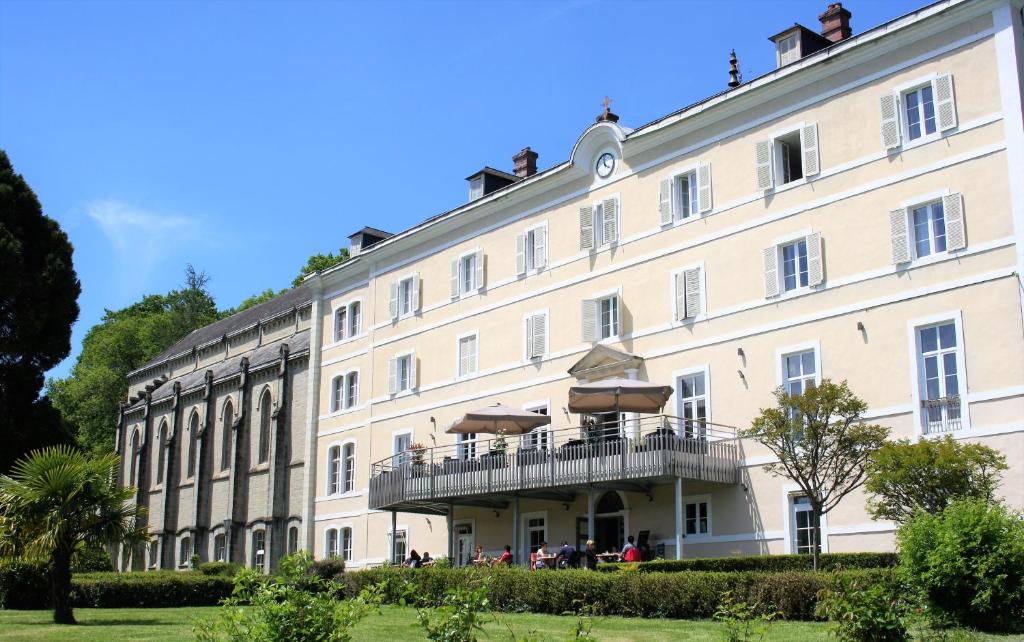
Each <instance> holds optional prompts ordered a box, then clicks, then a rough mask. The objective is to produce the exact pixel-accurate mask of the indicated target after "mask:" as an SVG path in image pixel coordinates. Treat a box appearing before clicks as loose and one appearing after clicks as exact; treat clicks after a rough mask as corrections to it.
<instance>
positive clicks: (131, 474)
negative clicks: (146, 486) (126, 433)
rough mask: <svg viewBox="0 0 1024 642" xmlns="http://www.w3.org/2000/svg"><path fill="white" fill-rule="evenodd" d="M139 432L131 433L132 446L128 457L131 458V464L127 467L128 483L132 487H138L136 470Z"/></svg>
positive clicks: (137, 465)
mask: <svg viewBox="0 0 1024 642" xmlns="http://www.w3.org/2000/svg"><path fill="white" fill-rule="evenodd" d="M140 456H141V454H140V453H139V431H138V430H136V431H134V432H132V445H131V452H130V453H129V457H131V464H130V465H129V467H128V483H129V484H131V485H133V486H138V485H139V480H138V477H137V475H138V468H139V457H140Z"/></svg>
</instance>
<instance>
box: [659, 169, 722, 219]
mask: <svg viewBox="0 0 1024 642" xmlns="http://www.w3.org/2000/svg"><path fill="white" fill-rule="evenodd" d="M658 189H659V192H658V199H659V200H658V215H659V217H660V222H661V224H662V225H669V224H671V223H672V222H673V221H675V222H679V221H684V220H687V219H691V218H695V217H697V216H700V215H701V214H702V213H704V212H709V211H710V210H711V165H709V164H707V163H702V164H699V165H697V167H696V168H695V169H692V170H688V171H685V172H683V173H681V174H677V175H675V176H673V177H671V178H665V179H662V180H661V183H660V184H659V188H658Z"/></svg>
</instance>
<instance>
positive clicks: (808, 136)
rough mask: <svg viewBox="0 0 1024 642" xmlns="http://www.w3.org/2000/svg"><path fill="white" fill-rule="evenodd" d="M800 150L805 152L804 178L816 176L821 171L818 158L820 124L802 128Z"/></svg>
mask: <svg viewBox="0 0 1024 642" xmlns="http://www.w3.org/2000/svg"><path fill="white" fill-rule="evenodd" d="M800 150H801V151H802V152H803V162H804V176H815V175H816V174H817V173H818V172H819V171H820V170H821V167H820V165H821V163H820V161H819V158H818V123H810V124H808V125H804V126H803V127H801V128H800Z"/></svg>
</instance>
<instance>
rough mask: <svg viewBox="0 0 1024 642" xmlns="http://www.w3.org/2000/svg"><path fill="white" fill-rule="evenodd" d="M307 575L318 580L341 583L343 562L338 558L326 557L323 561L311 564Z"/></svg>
mask: <svg viewBox="0 0 1024 642" xmlns="http://www.w3.org/2000/svg"><path fill="white" fill-rule="evenodd" d="M309 573H310V574H312V575H316V576H317V577H319V578H320V579H324V580H331V581H341V580H342V579H343V578H344V576H345V560H344V559H342V558H340V557H328V558H327V559H325V560H317V561H315V562H311V563H310V565H309Z"/></svg>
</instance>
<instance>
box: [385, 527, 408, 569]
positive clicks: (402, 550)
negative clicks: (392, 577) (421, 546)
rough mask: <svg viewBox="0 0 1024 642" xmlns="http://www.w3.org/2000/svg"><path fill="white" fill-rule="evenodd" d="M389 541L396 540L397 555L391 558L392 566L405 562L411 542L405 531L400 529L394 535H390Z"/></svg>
mask: <svg viewBox="0 0 1024 642" xmlns="http://www.w3.org/2000/svg"><path fill="white" fill-rule="evenodd" d="M388 537H389V539H390V538H391V537H394V538H395V554H394V557H392V558H391V563H392V564H401V563H402V562H404V561H405V555H406V551H407V550H408V546H409V541H408V538H407V536H406V533H405V529H399V530H397V531H395V532H394V533H388Z"/></svg>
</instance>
